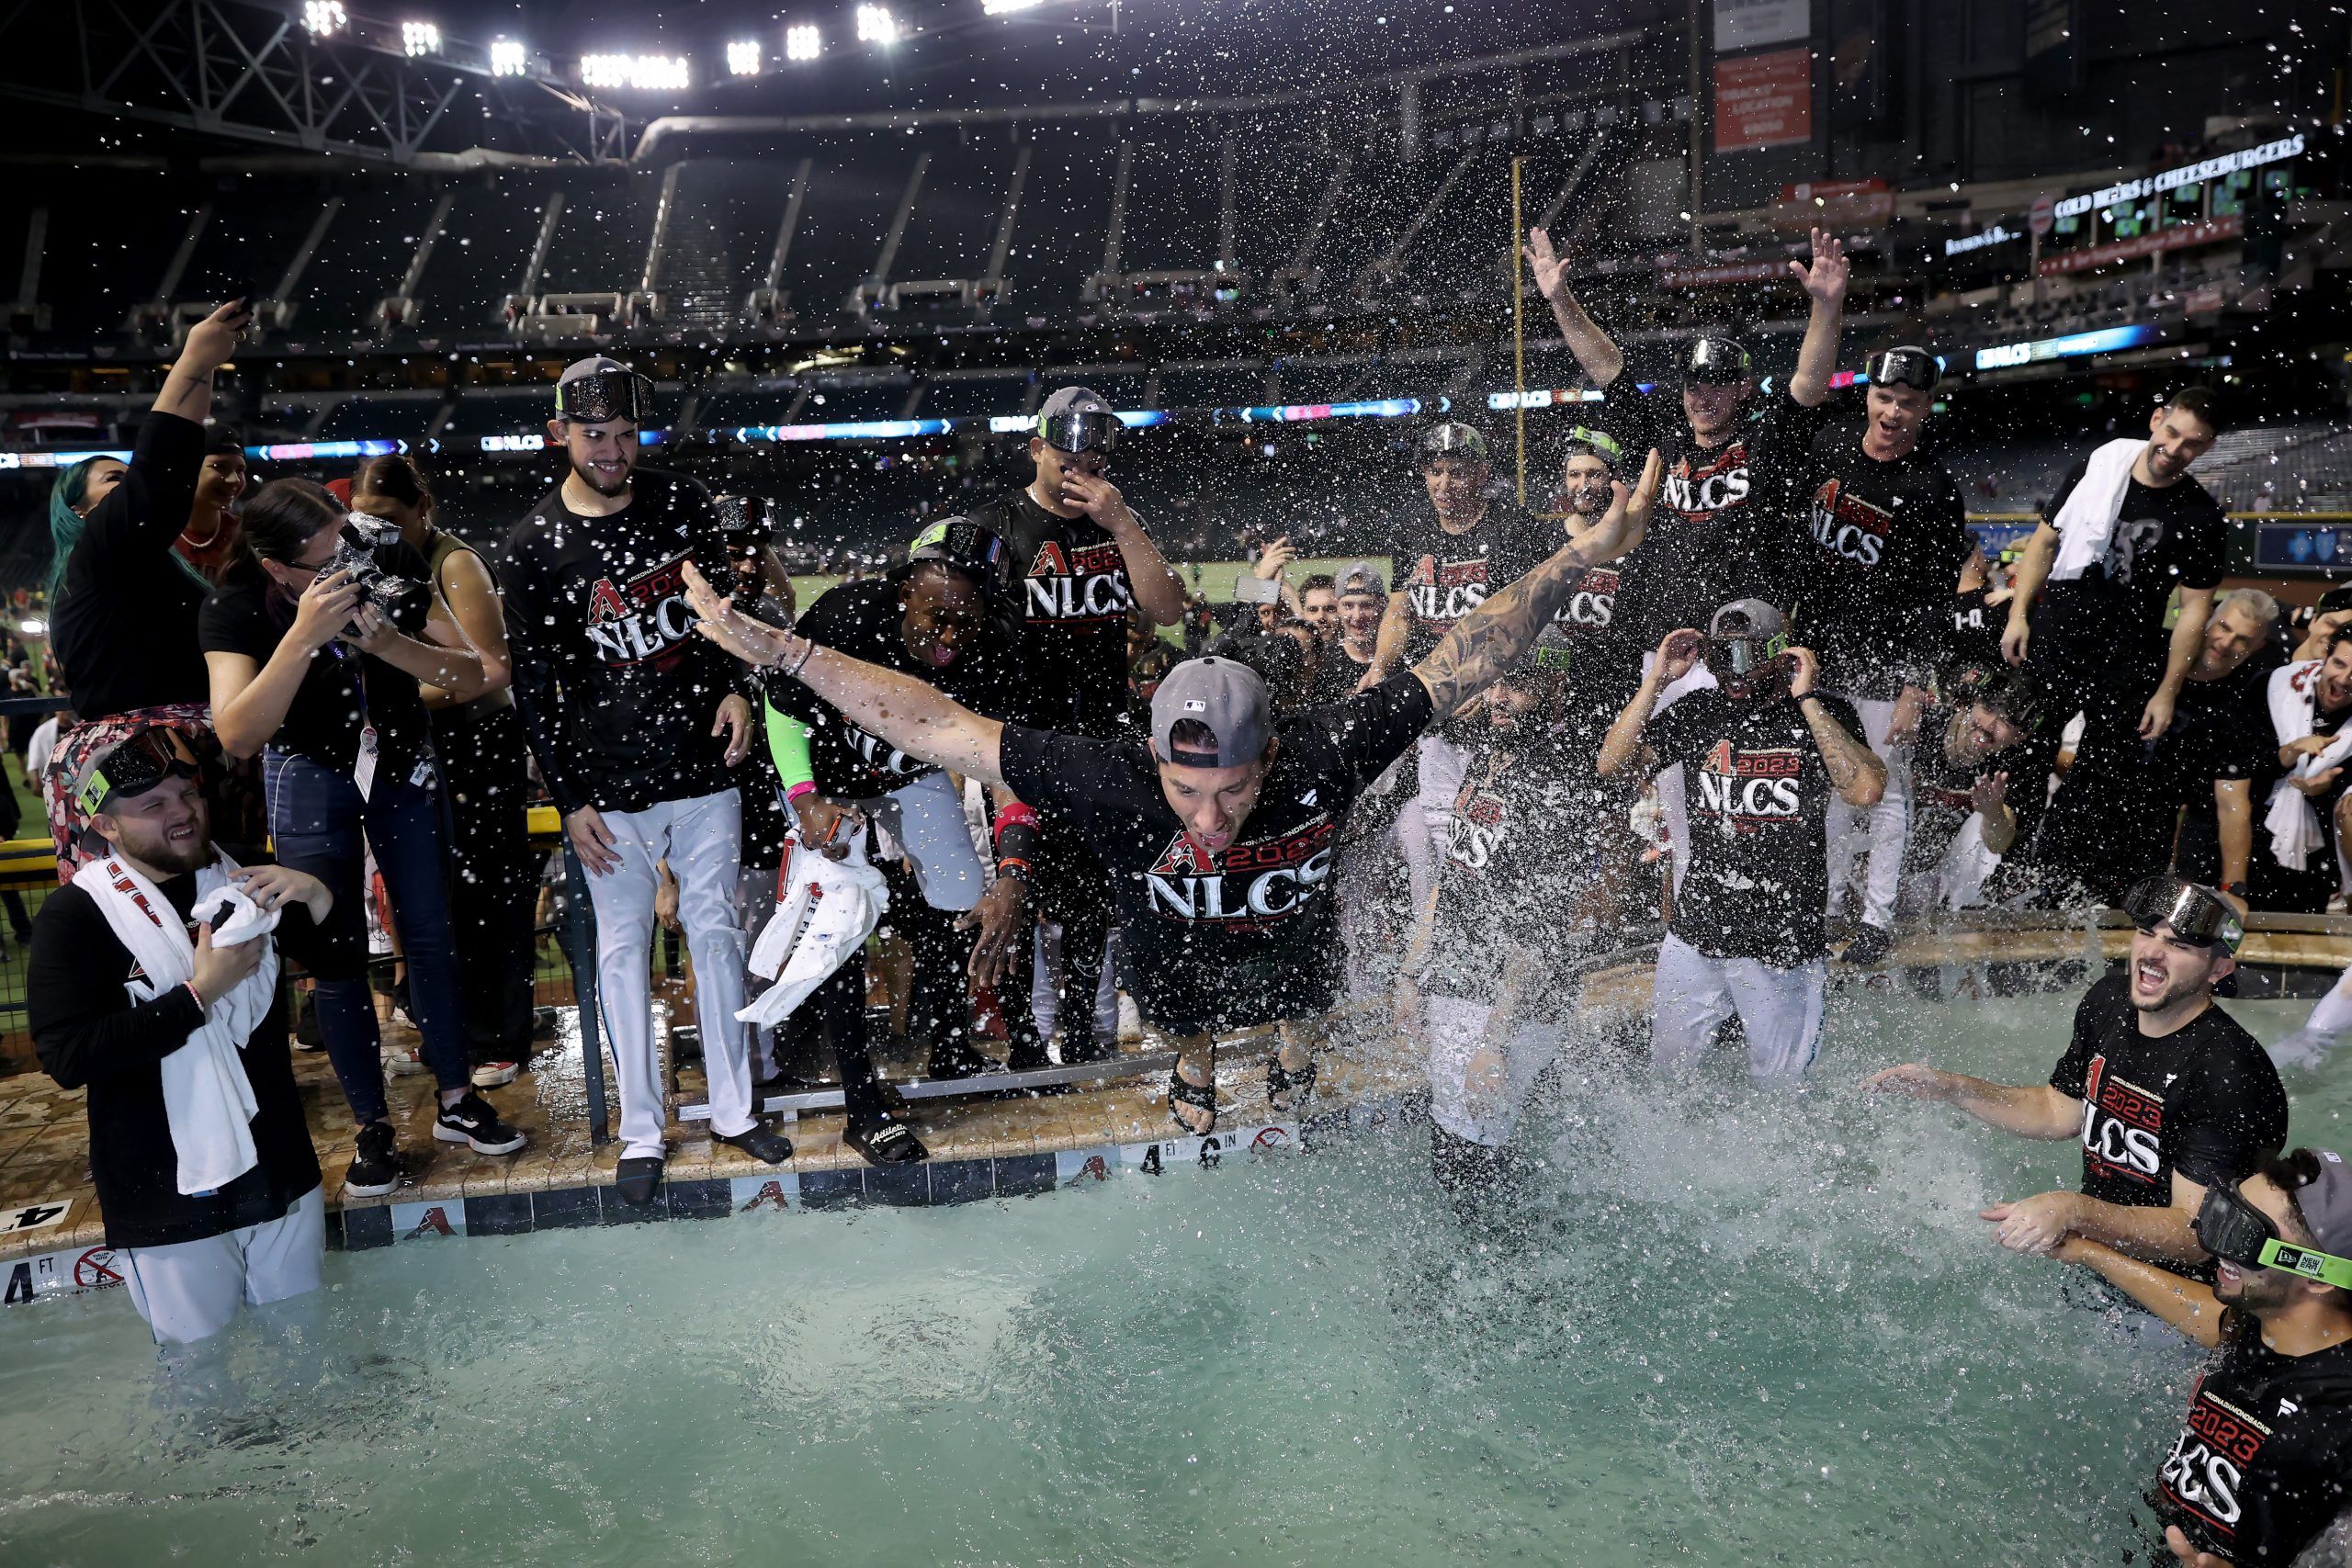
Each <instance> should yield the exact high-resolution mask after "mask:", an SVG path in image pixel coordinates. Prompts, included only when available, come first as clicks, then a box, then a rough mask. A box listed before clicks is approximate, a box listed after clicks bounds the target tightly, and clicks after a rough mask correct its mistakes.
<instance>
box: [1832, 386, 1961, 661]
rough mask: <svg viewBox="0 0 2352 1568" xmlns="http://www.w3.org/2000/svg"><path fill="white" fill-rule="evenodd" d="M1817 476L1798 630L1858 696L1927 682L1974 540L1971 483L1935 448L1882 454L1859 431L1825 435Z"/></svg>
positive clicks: (1941, 651)
mask: <svg viewBox="0 0 2352 1568" xmlns="http://www.w3.org/2000/svg"><path fill="white" fill-rule="evenodd" d="M1808 482H1809V484H1810V486H1811V489H1810V491H1808V492H1807V503H1806V512H1805V521H1806V527H1807V531H1808V532H1809V533H1810V535H1811V536H1812V540H1813V550H1812V554H1811V557H1810V558H1809V559H1808V560H1807V561H1806V563H1805V570H1804V575H1803V579H1802V581H1801V582H1800V585H1799V592H1798V597H1797V603H1796V604H1794V605H1793V606H1792V607H1791V609H1792V614H1791V615H1790V616H1789V624H1790V626H1791V627H1792V635H1793V637H1794V638H1795V640H1796V641H1798V642H1800V643H1802V644H1804V646H1805V647H1807V648H1810V649H1813V650H1814V652H1815V653H1816V654H1818V655H1819V656H1820V658H1821V681H1822V684H1824V685H1825V686H1826V687H1828V688H1829V689H1831V690H1833V691H1836V692H1839V693H1842V694H1845V695H1847V696H1849V697H1866V698H1871V699H1873V700H1884V699H1886V698H1890V697H1893V696H1894V695H1896V694H1899V693H1900V692H1901V691H1902V689H1903V686H1904V683H1905V682H1906V681H1908V682H1911V683H1913V684H1916V685H1920V686H1925V685H1926V684H1927V683H1928V681H1929V680H1930V679H1932V677H1933V676H1934V673H1935V671H1936V667H1937V665H1938V664H1939V663H1940V662H1941V660H1942V659H1943V656H1944V648H1945V643H1944V637H1945V630H1944V628H1945V618H1946V616H1947V615H1950V614H1951V603H1952V594H1953V592H1954V590H1953V584H1954V583H1955V582H1956V581H1958V580H1959V577H1960V569H1961V566H1962V564H1963V563H1964V562H1965V561H1966V560H1967V559H1968V556H1969V552H1970V550H1971V549H1972V548H1973V547H1974V546H1973V541H1972V540H1971V538H1970V536H1969V533H1968V515H1967V510H1966V508H1965V507H1963V506H1962V503H1961V499H1960V487H1959V486H1958V485H1956V484H1954V483H1953V482H1952V478H1951V472H1950V471H1949V470H1947V469H1946V468H1944V466H1943V465H1942V464H1941V463H1939V462H1938V461H1937V460H1936V459H1935V458H1933V457H1928V456H1927V455H1926V454H1924V453H1921V452H1917V451H1914V452H1912V453H1911V454H1910V455H1909V456H1907V457H1898V458H1896V459H1895V460H1894V461H1893V462H1882V461H1880V460H1879V459H1878V458H1876V457H1871V455H1870V454H1869V453H1868V452H1866V451H1864V450H1863V449H1862V436H1861V434H1860V433H1859V432H1850V431H1841V432H1838V434H1835V435H1833V436H1831V437H1830V438H1829V439H1828V440H1826V442H1824V443H1823V444H1822V447H1821V449H1820V451H1819V452H1818V453H1817V455H1816V456H1815V458H1814V461H1813V465H1812V470H1811V473H1810V474H1809V476H1808Z"/></svg>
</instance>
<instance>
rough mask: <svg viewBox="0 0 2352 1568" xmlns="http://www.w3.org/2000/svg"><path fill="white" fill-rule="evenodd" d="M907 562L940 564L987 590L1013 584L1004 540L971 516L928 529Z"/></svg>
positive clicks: (923, 532) (1009, 558) (910, 549)
mask: <svg viewBox="0 0 2352 1568" xmlns="http://www.w3.org/2000/svg"><path fill="white" fill-rule="evenodd" d="M907 559H908V560H910V561H919V560H930V561H938V562H939V563H941V564H942V565H944V566H948V567H953V568H954V569H955V570H957V571H960V572H963V573H964V574H966V575H967V576H968V577H970V578H972V579H974V580H975V581H978V583H979V584H980V585H981V586H982V587H984V588H989V589H1003V588H1006V587H1008V586H1010V585H1011V583H1012V556H1011V554H1009V553H1008V552H1007V551H1006V549H1005V547H1004V541H1003V540H1002V539H1001V538H999V537H998V536H996V535H995V534H993V533H991V532H989V530H988V529H986V528H983V527H981V526H980V525H978V523H975V522H973V521H972V520H971V519H970V518H968V517H947V518H943V519H941V520H940V521H939V522H936V523H933V525H931V526H930V527H928V528H925V529H924V530H923V531H922V533H920V534H918V535H916V536H915V542H914V544H913V545H912V546H910V547H909V548H908V550H907Z"/></svg>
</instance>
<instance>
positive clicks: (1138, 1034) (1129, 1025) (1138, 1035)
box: [1119, 991, 1143, 1044]
mask: <svg viewBox="0 0 2352 1568" xmlns="http://www.w3.org/2000/svg"><path fill="white" fill-rule="evenodd" d="M1142 1038H1143V1014H1142V1013H1140V1012H1138V1011H1136V999H1135V998H1133V997H1131V996H1129V995H1127V993H1126V992H1125V991H1121V992H1120V993H1119V1039H1120V1041H1121V1043H1126V1044H1132V1043H1136V1041H1139V1040H1141V1039H1142Z"/></svg>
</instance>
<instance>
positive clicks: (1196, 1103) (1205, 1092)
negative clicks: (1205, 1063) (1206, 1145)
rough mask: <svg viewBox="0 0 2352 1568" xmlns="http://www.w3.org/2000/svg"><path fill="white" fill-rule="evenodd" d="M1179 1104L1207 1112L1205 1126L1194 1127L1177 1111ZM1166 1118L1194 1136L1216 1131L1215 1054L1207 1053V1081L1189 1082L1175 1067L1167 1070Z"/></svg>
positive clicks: (1197, 1136)
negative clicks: (1207, 1117)
mask: <svg viewBox="0 0 2352 1568" xmlns="http://www.w3.org/2000/svg"><path fill="white" fill-rule="evenodd" d="M1180 1105H1189V1106H1192V1107H1193V1109H1195V1110H1197V1111H1207V1112H1208V1113H1209V1119H1208V1122H1207V1124H1206V1125H1205V1126H1200V1127H1195V1126H1193V1124H1192V1123H1191V1122H1187V1121H1185V1120H1184V1118H1183V1117H1182V1116H1181V1115H1179V1114H1178V1113H1177V1111H1176V1108H1177V1107H1178V1106H1180ZM1168 1119H1169V1120H1170V1122H1175V1123H1176V1125H1178V1126H1179V1127H1182V1128H1183V1129H1184V1131H1185V1132H1187V1133H1190V1134H1192V1135H1193V1137H1195V1138H1205V1137H1207V1136H1208V1135H1209V1134H1211V1133H1214V1132H1216V1053H1215V1052H1214V1051H1212V1052H1211V1053H1210V1054H1209V1081H1208V1082H1206V1083H1190V1082H1187V1081H1186V1080H1185V1077H1184V1075H1183V1074H1182V1072H1180V1071H1178V1070H1177V1069H1176V1068H1173V1067H1170V1069H1169V1071H1168Z"/></svg>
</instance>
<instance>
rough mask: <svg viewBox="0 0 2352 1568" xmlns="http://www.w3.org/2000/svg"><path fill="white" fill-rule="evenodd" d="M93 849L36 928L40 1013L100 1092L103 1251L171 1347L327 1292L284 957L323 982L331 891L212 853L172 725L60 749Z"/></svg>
mask: <svg viewBox="0 0 2352 1568" xmlns="http://www.w3.org/2000/svg"><path fill="white" fill-rule="evenodd" d="M59 765H60V770H61V773H62V777H63V778H64V779H65V780H66V782H67V784H68V787H70V788H71V790H72V791H73V793H74V797H75V798H76V799H77V800H79V801H81V802H82V803H83V804H84V807H85V809H87V810H88V811H89V812H90V814H91V815H90V832H91V833H92V835H93V836H94V837H95V838H96V840H100V841H99V842H97V843H95V844H94V845H92V853H91V854H90V857H89V858H88V859H87V860H86V861H85V863H83V866H82V869H81V870H80V871H79V872H78V873H77V874H75V875H74V880H73V881H72V882H70V883H68V884H67V885H66V886H63V887H61V888H59V889H58V890H57V891H56V892H55V893H52V894H51V895H50V897H49V901H48V902H47V903H45V904H43V905H42V906H41V908H40V914H39V915H38V916H37V917H35V919H34V920H33V942H32V966H31V970H30V972H29V974H28V976H27V981H26V993H27V997H26V999H27V1006H28V1011H29V1013H30V1015H31V1026H32V1034H33V1045H34V1048H35V1049H36V1050H37V1051H39V1052H40V1061H41V1066H43V1067H45V1068H47V1069H48V1070H49V1075H50V1077H53V1078H55V1079H56V1080H57V1081H58V1083H59V1084H61V1085H62V1086H63V1087H64V1088H66V1089H86V1090H87V1091H88V1094H87V1103H86V1105H85V1111H86V1112H87V1114H88V1117H89V1123H90V1175H91V1179H92V1180H93V1181H94V1182H95V1183H96V1187H97V1191H98V1209H99V1212H100V1213H102V1214H103V1215H104V1216H105V1219H106V1226H107V1246H108V1247H113V1248H114V1249H115V1250H116V1252H117V1254H118V1255H119V1258H118V1261H117V1263H116V1265H115V1267H116V1269H117V1270H118V1271H119V1273H120V1274H121V1275H122V1277H123V1279H124V1280H125V1282H127V1283H128V1284H129V1285H130V1301H131V1304H132V1305H133V1306H135V1307H137V1308H138V1309H139V1314H140V1315H141V1317H143V1318H145V1319H146V1320H147V1325H148V1327H149V1328H150V1329H151V1330H152V1331H153V1334H154V1336H155V1338H156V1341H157V1342H158V1343H182V1344H185V1343H187V1342H190V1341H193V1340H198V1339H205V1338H209V1337H211V1336H212V1335H215V1334H218V1333H219V1332H220V1330H222V1329H223V1328H226V1327H227V1326H228V1325H229V1324H230V1322H231V1321H232V1319H234V1318H235V1316H236V1315H237V1311H238V1308H239V1306H240V1305H241V1304H250V1305H254V1306H259V1305H261V1304H263V1303H266V1302H276V1301H284V1300H286V1299H288V1298H289V1297H292V1296H299V1295H302V1294H304V1293H305V1292H311V1291H315V1290H317V1289H318V1288H319V1260H320V1259H321V1258H322V1257H323V1256H324V1255H325V1251H326V1198H325V1194H324V1193H323V1192H322V1190H321V1187H320V1175H319V1161H318V1156H317V1155H316V1154H315V1153H313V1152H312V1150H311V1134H310V1132H309V1130H308V1129H307V1128H306V1127H305V1126H304V1125H303V1122H302V1097H301V1092H300V1090H299V1089H296V1088H295V1085H294V1068H293V1063H292V1058H291V1057H290V1056H288V1054H287V1053H288V1042H287V1020H286V990H285V988H284V987H281V986H279V985H278V983H277V977H278V948H279V946H280V945H281V944H283V946H284V948H285V950H286V952H287V953H289V954H291V955H292V956H293V957H295V958H296V959H298V960H300V962H301V964H303V965H304V966H305V967H306V968H308V969H309V970H310V971H311V973H312V974H313V975H318V976H338V975H344V974H356V973H357V971H358V968H359V965H360V964H362V963H364V962H365V958H366V955H365V954H363V953H358V952H356V950H355V951H339V950H338V947H339V944H336V943H334V942H330V941H329V940H328V939H327V938H326V937H324V936H323V935H322V927H323V926H324V923H325V920H326V917H327V910H328V908H330V907H331V906H332V904H333V903H334V897H333V895H331V894H330V893H329V892H328V890H327V887H326V886H325V884H323V883H322V882H320V881H319V879H318V878H317V877H315V876H311V875H310V874H307V873H303V872H299V871H294V870H290V869H288V867H285V866H278V865H251V866H240V865H239V864H238V863H236V862H235V861H233V860H232V859H230V858H229V857H228V856H226V855H224V854H222V853H221V852H220V851H219V850H218V849H216V848H215V847H214V846H213V843H212V837H211V831H210V823H209V817H208V814H207V810H206V807H205V803H204V796H203V795H202V794H201V793H200V792H199V791H198V784H197V773H198V769H197V759H196V756H195V754H194V753H193V752H191V751H190V750H188V749H187V743H186V741H184V740H183V739H181V738H180V737H179V736H177V735H175V734H174V733H173V732H172V731H170V730H169V729H166V728H160V727H147V728H141V729H139V730H137V731H136V732H135V733H133V734H131V735H130V736H128V737H121V736H118V735H116V734H115V733H114V732H112V731H109V730H107V729H106V728H104V727H102V726H92V727H85V728H83V729H82V730H80V731H78V732H76V734H75V735H74V736H73V737H71V738H69V739H68V740H67V743H66V746H65V749H64V750H63V752H62V754H61V755H60V757H59Z"/></svg>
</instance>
